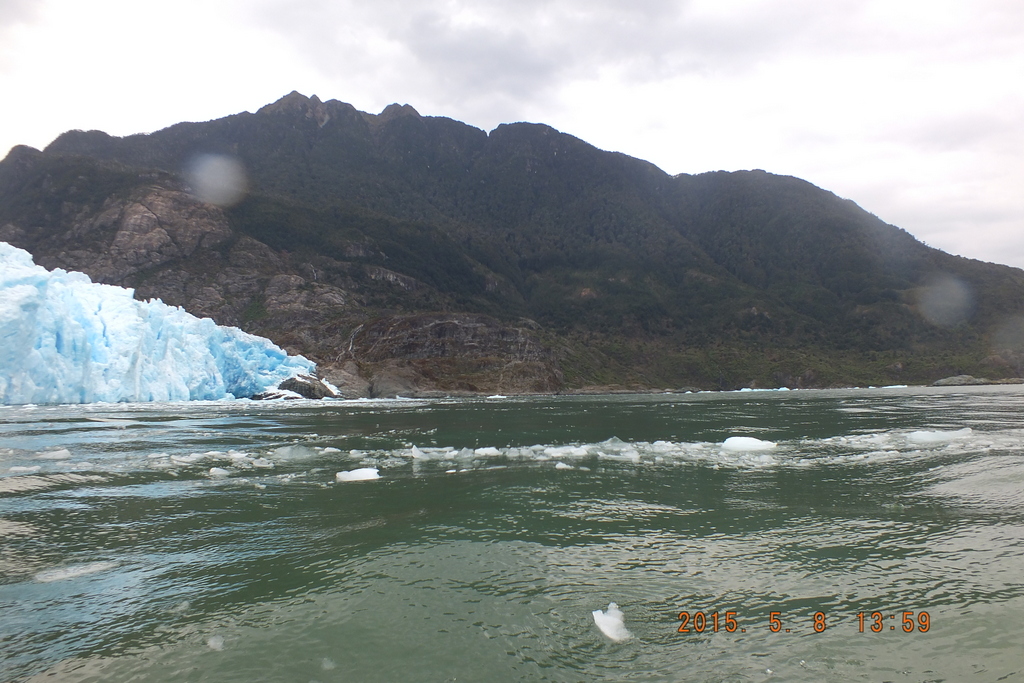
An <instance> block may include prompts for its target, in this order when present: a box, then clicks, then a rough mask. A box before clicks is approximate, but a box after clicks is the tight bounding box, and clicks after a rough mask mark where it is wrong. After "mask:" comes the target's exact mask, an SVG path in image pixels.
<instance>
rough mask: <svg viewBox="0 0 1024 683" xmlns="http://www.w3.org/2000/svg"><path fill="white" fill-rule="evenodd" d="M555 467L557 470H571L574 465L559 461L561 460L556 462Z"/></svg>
mask: <svg viewBox="0 0 1024 683" xmlns="http://www.w3.org/2000/svg"><path fill="white" fill-rule="evenodd" d="M555 469H556V470H571V469H573V467H572V465H566V464H565V463H564V462H561V461H559V462H556V463H555Z"/></svg>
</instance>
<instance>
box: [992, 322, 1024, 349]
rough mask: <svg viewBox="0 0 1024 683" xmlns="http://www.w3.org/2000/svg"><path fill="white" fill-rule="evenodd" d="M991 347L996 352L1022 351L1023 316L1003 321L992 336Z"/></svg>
mask: <svg viewBox="0 0 1024 683" xmlns="http://www.w3.org/2000/svg"><path fill="white" fill-rule="evenodd" d="M992 346H993V347H994V348H995V349H996V350H998V351H1024V316H1017V317H1014V318H1010V319H1008V320H1005V321H1003V323H1002V324H1001V325H1000V326H999V327H998V328H996V331H995V334H993V335H992Z"/></svg>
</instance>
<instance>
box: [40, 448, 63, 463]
mask: <svg viewBox="0 0 1024 683" xmlns="http://www.w3.org/2000/svg"><path fill="white" fill-rule="evenodd" d="M70 457H71V451H69V450H68V449H66V448H61V449H60V450H56V451H46V452H45V453H40V454H39V455H37V456H36V458H38V459H40V460H67V459H68V458H70Z"/></svg>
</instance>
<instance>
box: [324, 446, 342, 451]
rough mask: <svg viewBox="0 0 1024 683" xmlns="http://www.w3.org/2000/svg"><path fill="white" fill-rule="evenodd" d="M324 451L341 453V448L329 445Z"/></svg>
mask: <svg viewBox="0 0 1024 683" xmlns="http://www.w3.org/2000/svg"><path fill="white" fill-rule="evenodd" d="M324 453H341V449H340V448H335V447H334V446H328V447H327V448H325V449H324Z"/></svg>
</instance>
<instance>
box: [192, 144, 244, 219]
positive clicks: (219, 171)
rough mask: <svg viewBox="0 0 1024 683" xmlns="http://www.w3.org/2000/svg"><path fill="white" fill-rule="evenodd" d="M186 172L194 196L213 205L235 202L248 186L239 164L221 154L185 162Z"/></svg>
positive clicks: (242, 168)
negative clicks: (187, 164)
mask: <svg viewBox="0 0 1024 683" xmlns="http://www.w3.org/2000/svg"><path fill="white" fill-rule="evenodd" d="M187 175H188V181H189V184H190V185H191V186H192V191H193V193H194V194H195V196H196V197H197V198H198V199H199V200H201V201H204V202H208V203H210V204H216V205H217V206H224V207H227V206H232V205H234V204H237V203H238V202H239V201H241V199H242V197H244V196H245V191H246V189H247V187H248V181H247V180H246V177H245V168H244V167H243V166H242V163H241V162H240V161H238V159H234V158H232V157H229V156H224V155H223V154H202V155H200V156H198V157H196V158H195V159H193V160H192V163H190V164H189V166H188V171H187Z"/></svg>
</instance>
